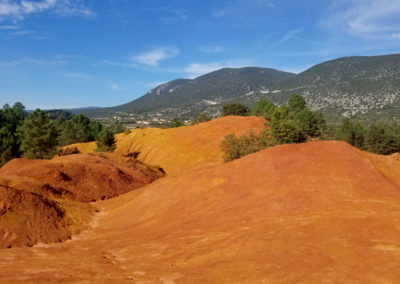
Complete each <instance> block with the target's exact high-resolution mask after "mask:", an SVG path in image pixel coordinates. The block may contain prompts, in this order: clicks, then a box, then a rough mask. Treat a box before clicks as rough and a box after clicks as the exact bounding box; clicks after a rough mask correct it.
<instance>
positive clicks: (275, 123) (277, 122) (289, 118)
mask: <svg viewBox="0 0 400 284" xmlns="http://www.w3.org/2000/svg"><path fill="white" fill-rule="evenodd" d="M267 125H269V126H270V127H271V134H272V136H273V137H274V139H275V140H276V142H277V143H278V144H291V143H301V142H304V141H306V139H307V133H306V132H305V131H304V130H303V128H302V126H301V124H300V121H299V120H298V119H297V118H296V116H295V115H294V114H293V113H292V112H291V111H290V110H289V107H288V106H282V107H280V108H277V109H276V110H275V111H274V112H273V113H272V116H271V120H270V122H269V123H267Z"/></svg>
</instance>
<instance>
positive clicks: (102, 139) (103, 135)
mask: <svg viewBox="0 0 400 284" xmlns="http://www.w3.org/2000/svg"><path fill="white" fill-rule="evenodd" d="M96 144H97V151H98V152H112V151H114V149H115V147H116V146H115V137H114V132H113V131H112V130H111V129H110V128H109V127H104V128H103V129H102V130H101V131H100V133H99V135H98V137H97V142H96Z"/></svg>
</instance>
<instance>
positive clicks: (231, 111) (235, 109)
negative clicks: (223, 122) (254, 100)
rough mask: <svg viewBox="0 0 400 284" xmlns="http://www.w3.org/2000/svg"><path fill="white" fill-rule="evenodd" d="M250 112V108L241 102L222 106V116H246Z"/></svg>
mask: <svg viewBox="0 0 400 284" xmlns="http://www.w3.org/2000/svg"><path fill="white" fill-rule="evenodd" d="M248 113H249V108H248V107H247V106H245V105H244V104H241V103H230V104H227V105H225V106H224V107H223V108H222V116H227V115H239V116H246V115H248Z"/></svg>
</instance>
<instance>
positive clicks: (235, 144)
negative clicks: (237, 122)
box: [221, 131, 275, 162]
mask: <svg viewBox="0 0 400 284" xmlns="http://www.w3.org/2000/svg"><path fill="white" fill-rule="evenodd" d="M273 145H275V141H274V140H273V139H272V138H271V137H270V135H269V132H268V131H262V132H261V133H260V134H258V135H256V134H254V132H252V131H249V132H248V134H247V135H242V136H240V137H236V136H235V134H234V133H232V134H229V135H227V136H225V138H224V140H223V141H222V144H221V148H222V151H223V152H224V161H225V162H229V161H232V160H235V159H239V158H241V157H243V156H245V155H248V154H251V153H255V152H258V151H260V150H262V149H265V148H268V147H271V146H273Z"/></svg>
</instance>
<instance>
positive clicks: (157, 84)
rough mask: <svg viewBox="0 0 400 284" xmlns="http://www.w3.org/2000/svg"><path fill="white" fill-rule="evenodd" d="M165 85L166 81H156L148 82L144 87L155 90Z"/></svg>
mask: <svg viewBox="0 0 400 284" xmlns="http://www.w3.org/2000/svg"><path fill="white" fill-rule="evenodd" d="M165 83H166V82H165V81H156V82H147V83H144V84H143V85H145V86H147V87H150V88H155V87H157V86H160V85H162V84H165Z"/></svg>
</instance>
